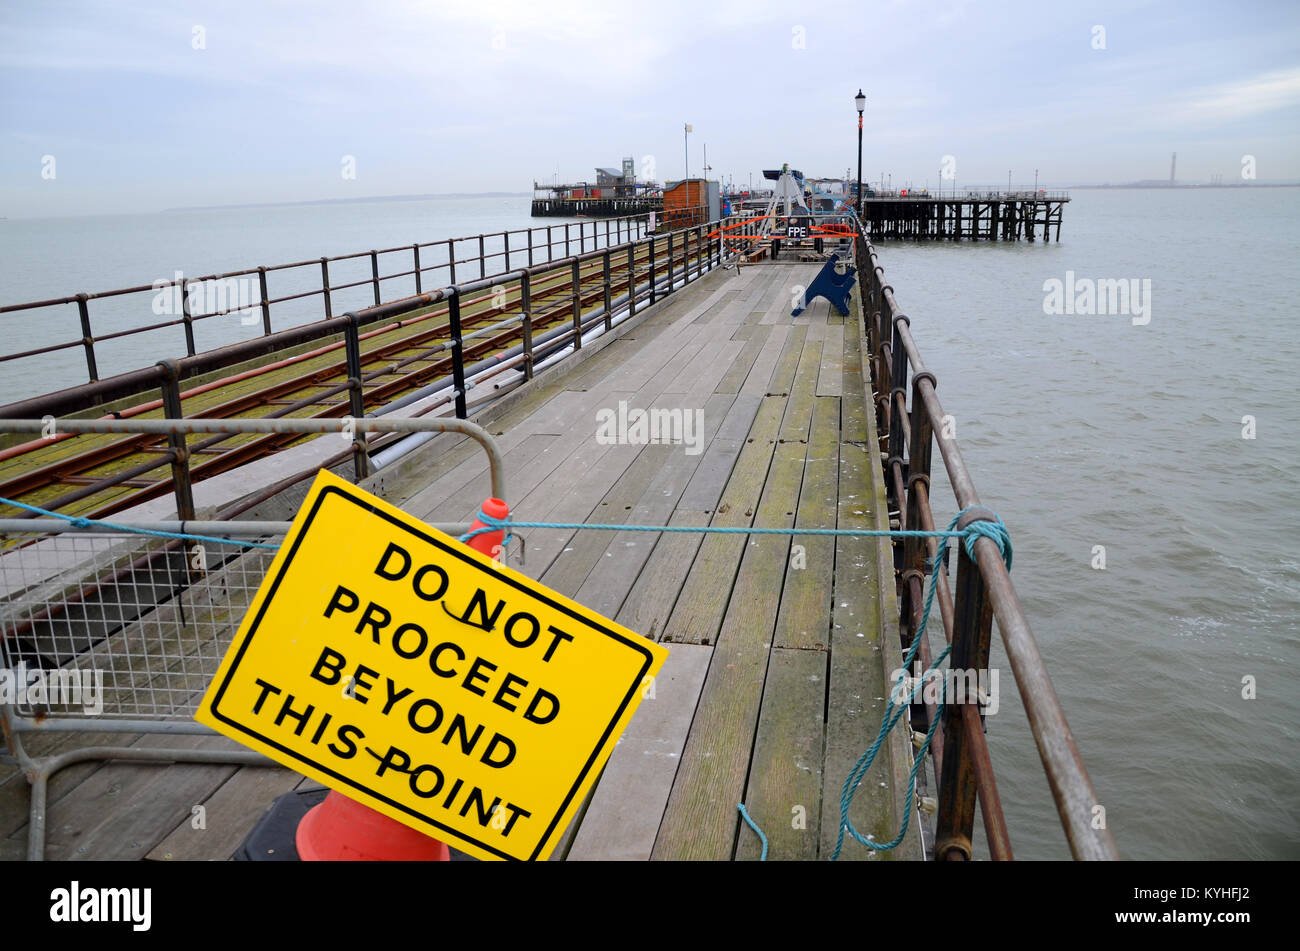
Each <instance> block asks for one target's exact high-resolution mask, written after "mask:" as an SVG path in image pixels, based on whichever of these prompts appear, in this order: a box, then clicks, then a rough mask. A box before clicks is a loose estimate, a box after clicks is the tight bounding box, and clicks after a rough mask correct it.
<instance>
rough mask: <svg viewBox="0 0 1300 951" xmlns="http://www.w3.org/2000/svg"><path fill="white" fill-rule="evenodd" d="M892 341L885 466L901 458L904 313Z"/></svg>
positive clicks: (898, 317) (898, 505)
mask: <svg viewBox="0 0 1300 951" xmlns="http://www.w3.org/2000/svg"><path fill="white" fill-rule="evenodd" d="M893 323H894V341H893V350H892V354H893V358H894V365H893V367H892V368H891V369H890V374H889V376H890V382H891V383H892V386H891V387H890V391H889V419H890V425H889V457H888V458H887V459H886V460H885V465H886V467H889V466H892V465H893V463H894V460H895V459H898V460H899V461H900V462H901V461H902V459H903V450H904V446H903V421H902V413H900V412H898V411H897V406H896V404H897V402H898V394H900V393H901V394H902V395H903V400H904V403H906V400H907V389H906V386H907V348H906V347H904V346H903V337H902V334H901V332H900V331H899V329H898V325H899V324H900V323H904V324H907V325H908V326H911V323H912V322H911V321H910V320H909V319H908V318H907V316H906V315H905V314H898V315H896V316H895V317H894V321H893ZM904 475H906V473H904ZM886 485H887V488H888V493H887V494H889V495H895V494H897V493H895V492H894V491H893V488H892V485H893V483H892V482H891V481H890V480H888V479H887V480H886ZM893 501H894V503H895V507H896V508H899V509H901V508H902V505H903V501H904V500H903V499H894V500H893Z"/></svg>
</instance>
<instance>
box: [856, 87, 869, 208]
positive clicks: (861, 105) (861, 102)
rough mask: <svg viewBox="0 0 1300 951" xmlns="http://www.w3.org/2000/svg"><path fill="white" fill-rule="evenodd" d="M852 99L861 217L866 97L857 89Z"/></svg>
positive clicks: (858, 205)
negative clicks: (856, 136)
mask: <svg viewBox="0 0 1300 951" xmlns="http://www.w3.org/2000/svg"><path fill="white" fill-rule="evenodd" d="M853 101H854V102H855V103H856V104H857V106H858V202H857V209H858V217H859V218H861V217H862V110H864V109H866V108H867V97H866V96H865V95H863V93H862V89H861V88H859V89H858V94H857V95H856V96H854V97H853Z"/></svg>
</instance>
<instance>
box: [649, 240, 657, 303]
mask: <svg viewBox="0 0 1300 951" xmlns="http://www.w3.org/2000/svg"><path fill="white" fill-rule="evenodd" d="M657 240H658V239H657V238H654V237H651V239H650V303H651V304H654V302H655V243H656V241H657Z"/></svg>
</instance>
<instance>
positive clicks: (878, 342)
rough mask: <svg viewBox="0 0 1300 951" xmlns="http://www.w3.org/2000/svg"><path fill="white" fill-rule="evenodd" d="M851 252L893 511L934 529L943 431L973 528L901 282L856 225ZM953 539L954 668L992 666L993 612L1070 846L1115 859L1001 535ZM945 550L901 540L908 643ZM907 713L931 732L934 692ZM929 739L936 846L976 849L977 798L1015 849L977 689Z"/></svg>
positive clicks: (946, 589)
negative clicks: (895, 282)
mask: <svg viewBox="0 0 1300 951" xmlns="http://www.w3.org/2000/svg"><path fill="white" fill-rule="evenodd" d="M855 253H856V257H857V267H858V274H859V275H860V277H861V280H862V287H861V290H862V300H863V310H864V313H863V320H864V323H865V332H866V340H867V347H868V353H869V357H868V359H869V363H870V372H871V380H872V387H873V392H874V394H875V406H876V420H877V426H878V432H879V433H880V434H881V435H880V439H881V440H882V442H883V443H884V446H883V447H882V452H881V455H882V457H883V459H884V470H885V472H884V475H885V481H886V486H887V499H888V504H889V507H890V516H891V519H895V520H896V522H897V527H898V528H900V529H920V530H924V531H934V530H935V523H934V515H933V512H932V510H931V505H930V502H931V498H930V472H931V461H932V449H933V446H934V445H935V443H936V442H937V444H938V447H939V455H940V459H941V460H942V462H943V465H944V468H945V469H946V471H947V474H948V481H949V483H950V485H951V487H952V491H953V496H954V499H955V502H956V505H957V508H958V510H965V512H966V514H965V515H964V516H963V517H962V519H961V521H960V522H959V524H958V526H957V527H958V528H959V529H965V528H966V527H968V526H969V525H970V524H972V523H974V522H976V521H994V520H996V516H995V515H994V514H993V513H992V512H989V511H988V510H987V509H983V508H981V507H980V498H979V494H978V493H977V492H976V491H975V483H974V481H973V479H972V478H971V475H970V472H969V470H968V469H967V468H966V463H965V461H964V460H963V459H962V454H961V450H960V449H959V448H958V446H957V441H956V439H955V437H953V436H952V434H951V433H949V432H945V427H944V420H945V415H944V411H943V406H942V405H941V404H940V402H939V397H938V395H937V393H936V392H935V387H936V383H937V381H936V379H935V375H934V373H933V372H931V371H930V370H928V369H927V368H926V366H925V363H924V361H923V360H922V359H921V354H920V351H919V349H918V348H917V345H916V341H915V340H914V339H913V337H912V333H911V326H910V325H911V321H910V320H909V318H908V317H907V316H906V315H905V314H904V313H903V311H902V309H901V308H900V307H899V305H898V302H897V300H896V299H895V297H894V291H893V288H892V287H890V286H889V284H887V283H886V282H885V272H884V268H882V267H881V266H880V263H879V261H878V259H877V255H876V250H875V248H874V247H872V245H871V243H870V241H869V240H867V238H866V235H865V234H864V233H862V231H861V230H860V229H859V232H858V235H857V240H856V243H855ZM909 397H910V399H909ZM956 547H957V549H958V556H957V557H958V565H957V577H956V582H955V588H954V589H950V586H949V584H948V581H947V578H946V575H945V574H944V573H943V572H940V573H939V577H938V579H937V597H936V600H937V602H938V604H939V610H940V614H941V617H942V621H943V630H944V635H945V637H946V639H947V640H948V642H949V643H950V644H951V645H952V653H951V667H952V669H953V670H965V671H971V670H978V671H983V672H984V673H985V674H987V668H988V664H989V650H990V646H991V640H992V628H993V621H994V620H996V621H997V626H998V631H999V633H1000V635H1001V638H1002V643H1003V646H1004V647H1005V649H1006V654H1007V658H1008V660H1009V661H1010V664H1011V670H1012V673H1013V675H1014V677H1015V681H1016V685H1017V687H1018V688H1019V691H1020V695H1021V697H1022V698H1023V701H1024V707H1025V713H1026V715H1027V717H1028V719H1029V727H1030V730H1031V731H1032V732H1033V736H1034V741H1035V743H1036V744H1037V746H1038V754H1039V758H1040V759H1041V761H1042V764H1043V769H1044V771H1045V772H1046V774H1047V780H1048V783H1049V784H1050V786H1051V789H1052V796H1053V798H1054V799H1055V802H1056V808H1057V813H1058V815H1059V816H1060V820H1061V826H1062V828H1063V829H1064V831H1065V836H1066V839H1067V841H1068V842H1069V846H1070V851H1071V852H1072V853H1073V855H1074V857H1075V858H1077V859H1117V858H1118V857H1119V855H1118V852H1117V850H1116V847H1115V843H1114V841H1113V840H1112V838H1111V835H1110V832H1109V831H1108V830H1107V829H1106V828H1105V825H1104V822H1101V823H1098V822H1097V821H1096V817H1097V815H1098V814H1097V812H1096V809H1095V807H1097V805H1098V803H1097V795H1096V793H1095V792H1094V790H1093V787H1092V782H1091V780H1090V779H1089V778H1088V773H1087V770H1086V769H1085V768H1084V765H1083V760H1082V758H1081V757H1080V755H1079V750H1078V747H1077V746H1076V745H1075V742H1074V737H1073V735H1072V734H1071V732H1070V727H1069V724H1068V723H1067V722H1066V719H1065V714H1064V712H1063V711H1062V709H1061V704H1060V701H1059V700H1058V698H1057V695H1056V691H1055V690H1054V689H1053V687H1052V681H1051V678H1050V677H1049V676H1048V674H1047V668H1046V666H1045V665H1044V663H1043V658H1042V656H1041V655H1040V654H1039V651H1038V645H1037V643H1036V642H1035V640H1034V635H1033V633H1032V632H1031V630H1030V628H1029V620H1028V618H1026V616H1025V613H1024V610H1023V609H1022V608H1021V605H1020V599H1019V598H1018V597H1017V595H1016V590H1015V587H1014V586H1013V585H1012V583H1011V577H1010V575H1009V573H1008V571H1007V568H1006V566H1005V565H1004V563H1003V560H1002V557H1001V556H1000V553H999V550H998V546H997V545H996V543H995V542H993V541H992V540H990V539H988V538H983V537H981V538H979V539H978V540H977V541H976V542H975V544H974V551H975V555H976V559H975V560H972V558H971V557H970V555H969V554H968V553H967V551H966V548H965V546H964V545H959V546H956ZM937 550H938V542H937V540H935V539H916V538H909V539H907V540H906V541H904V542H902V543H898V544H896V545H895V546H894V558H895V568H896V569H897V575H898V587H899V605H900V617H899V627H900V631H901V634H902V639H903V645H902V646H903V648H904V649H905V650H906V649H908V648H910V647H911V646H912V642H913V639H914V637H915V636H916V633H917V632H918V631H919V630H921V626H922V616H923V612H924V609H925V600H924V599H925V593H924V591H925V586H926V584H927V579H928V576H929V573H930V566H931V562H932V559H933V558H934V556H935V553H936V552H937ZM925 640H926V638H923V639H922V641H923V642H922V643H921V645H920V646H919V651H918V656H919V658H920V660H921V662H922V664H923V666H924V667H925V668H929V666H930V664H931V660H932V656H933V655H932V654H931V651H930V649H929V645H928V644H926V643H924V641H925ZM980 682H982V681H980ZM911 715H912V726H913V728H914V729H919V730H920V731H922V732H924V731H925V730H926V729H928V727H929V724H930V723H931V722H932V718H933V717H934V716H935V715H936V704H935V703H933V702H928V703H914V704H913V705H912V707H911ZM931 750H932V752H933V755H934V763H935V764H936V770H937V773H938V783H939V795H938V811H937V815H936V818H935V830H934V853H933V854H934V858H935V859H937V860H941V861H942V860H954V859H955V860H969V859H970V858H971V855H972V846H971V836H972V833H973V828H974V821H975V805H976V802H977V800H978V803H979V807H980V810H981V815H982V818H983V821H984V828H985V831H986V833H987V836H988V844H989V852H990V854H991V856H992V857H993V858H994V859H1010V858H1011V857H1012V853H1011V844H1010V839H1009V836H1008V832H1007V827H1006V821H1005V819H1004V818H1003V815H1002V808H1001V804H1000V802H999V799H998V793H997V784H996V780H995V778H994V772H993V765H992V762H991V760H990V757H989V751H988V746H987V743H986V741H985V736H984V724H983V713H982V704H981V702H980V699H979V697H978V696H971V695H969V693H967V695H964V696H956V697H953V696H949V697H947V698H946V704H945V707H944V710H943V719H942V722H941V724H940V729H939V730H938V731H936V735H935V741H934V742H933V743H932V744H931ZM1098 825H1100V826H1101V827H1100V828H1098Z"/></svg>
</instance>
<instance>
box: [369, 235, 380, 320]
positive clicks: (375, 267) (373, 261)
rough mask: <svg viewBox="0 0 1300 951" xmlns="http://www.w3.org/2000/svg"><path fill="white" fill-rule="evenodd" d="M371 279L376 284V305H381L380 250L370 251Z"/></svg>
mask: <svg viewBox="0 0 1300 951" xmlns="http://www.w3.org/2000/svg"><path fill="white" fill-rule="evenodd" d="M370 280H371V282H372V283H373V284H374V286H375V306H376V307H378V306H379V252H377V251H375V250H373V249H372V250H371V252H370Z"/></svg>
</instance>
